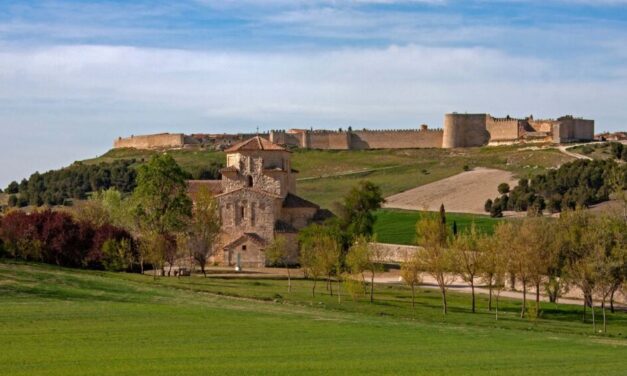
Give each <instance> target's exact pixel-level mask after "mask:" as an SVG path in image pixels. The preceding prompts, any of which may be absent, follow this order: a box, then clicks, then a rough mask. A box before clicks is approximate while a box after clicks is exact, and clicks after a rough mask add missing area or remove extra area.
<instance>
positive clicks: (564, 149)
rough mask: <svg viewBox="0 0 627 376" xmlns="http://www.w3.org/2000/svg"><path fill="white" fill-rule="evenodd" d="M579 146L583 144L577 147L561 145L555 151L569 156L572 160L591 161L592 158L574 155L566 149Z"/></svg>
mask: <svg viewBox="0 0 627 376" xmlns="http://www.w3.org/2000/svg"><path fill="white" fill-rule="evenodd" d="M579 145H584V144H578V145H561V146H558V147H557V150H559V151H561V152H562V153H564V154H566V155H568V156H571V157H573V158H577V159H587V160H589V161H591V160H592V158H590V157H588V156H587V155H583V154H579V153H575V152H573V151H568V149H570V148H574V147H577V146H579Z"/></svg>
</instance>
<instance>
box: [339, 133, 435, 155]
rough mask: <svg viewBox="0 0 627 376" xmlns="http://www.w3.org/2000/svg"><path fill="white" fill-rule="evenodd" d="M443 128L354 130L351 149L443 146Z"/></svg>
mask: <svg viewBox="0 0 627 376" xmlns="http://www.w3.org/2000/svg"><path fill="white" fill-rule="evenodd" d="M442 136H443V131H442V130H441V129H424V130H418V129H410V130H381V131H371V130H365V131H353V132H352V133H351V144H350V145H351V149H356V150H360V149H415V148H441V147H442Z"/></svg>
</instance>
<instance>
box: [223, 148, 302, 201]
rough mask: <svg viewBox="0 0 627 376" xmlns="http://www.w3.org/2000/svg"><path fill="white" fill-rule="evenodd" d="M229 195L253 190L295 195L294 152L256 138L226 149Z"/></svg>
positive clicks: (225, 186) (224, 170)
mask: <svg viewBox="0 0 627 376" xmlns="http://www.w3.org/2000/svg"><path fill="white" fill-rule="evenodd" d="M221 172H222V186H223V190H224V192H225V193H228V192H232V191H234V190H237V189H240V188H253V189H255V190H259V191H263V192H266V193H270V194H272V195H275V196H279V197H281V198H285V197H286V196H287V194H288V193H295V178H294V173H295V172H296V171H294V170H292V161H291V153H290V152H289V151H288V150H286V149H285V148H283V147H281V146H279V145H277V144H275V143H272V142H270V141H268V140H266V139H265V138H263V137H260V136H256V137H253V138H251V139H248V140H246V141H243V142H240V143H238V144H235V145H233V146H232V147H230V148H228V149H227V150H226V167H225V168H223V169H222V171H221Z"/></svg>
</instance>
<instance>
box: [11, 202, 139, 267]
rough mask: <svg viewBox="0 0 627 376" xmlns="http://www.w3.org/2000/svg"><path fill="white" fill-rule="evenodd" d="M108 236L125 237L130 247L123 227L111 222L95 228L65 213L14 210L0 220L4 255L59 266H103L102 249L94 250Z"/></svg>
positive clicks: (129, 237) (106, 239)
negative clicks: (115, 225)
mask: <svg viewBox="0 0 627 376" xmlns="http://www.w3.org/2000/svg"><path fill="white" fill-rule="evenodd" d="M111 239H113V240H115V241H121V240H125V241H127V242H129V244H130V249H131V251H132V250H133V242H132V238H131V236H130V234H128V232H126V231H125V230H123V229H120V228H117V227H114V226H110V225H106V226H101V227H99V228H96V227H94V226H93V225H91V224H89V223H87V222H77V221H75V220H74V219H73V218H72V217H71V216H70V215H69V214H67V213H62V212H54V211H50V210H46V211H41V212H34V213H32V214H26V213H24V212H22V211H13V212H10V213H9V214H7V215H6V216H4V218H2V222H0V241H1V242H2V244H3V249H4V251H3V252H4V254H5V255H6V256H7V257H12V258H15V259H21V260H34V261H43V262H46V263H49V264H55V265H59V266H68V267H90V268H96V269H102V258H103V257H102V252H101V251H99V252H95V251H94V249H98V250H101V249H102V247H103V244H104V243H106V242H107V241H108V240H111Z"/></svg>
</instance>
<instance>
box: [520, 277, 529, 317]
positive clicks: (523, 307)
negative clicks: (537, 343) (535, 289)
mask: <svg viewBox="0 0 627 376" xmlns="http://www.w3.org/2000/svg"><path fill="white" fill-rule="evenodd" d="M526 282H527V281H525V280H523V281H522V284H523V301H522V308H521V309H520V318H521V319H524V318H525V310H526V309H527V283H526Z"/></svg>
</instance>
